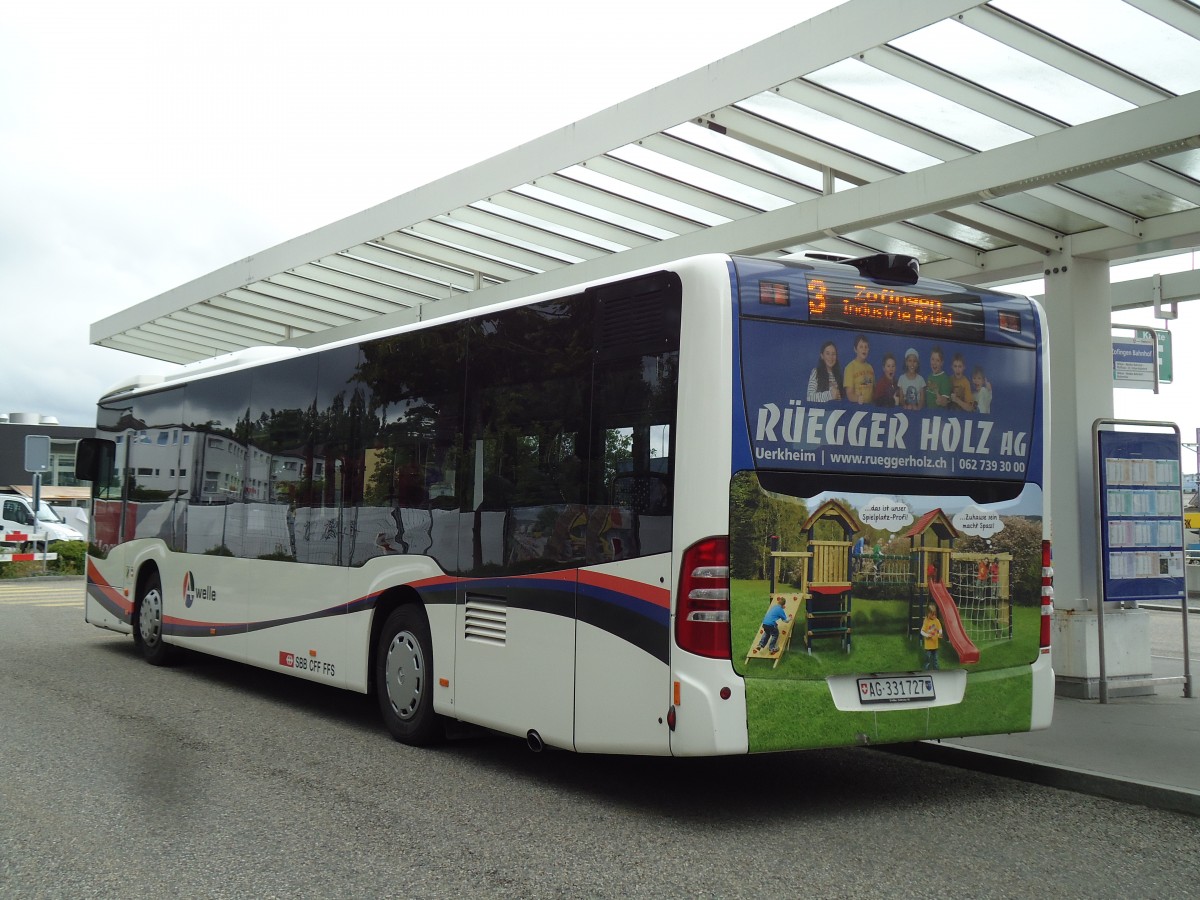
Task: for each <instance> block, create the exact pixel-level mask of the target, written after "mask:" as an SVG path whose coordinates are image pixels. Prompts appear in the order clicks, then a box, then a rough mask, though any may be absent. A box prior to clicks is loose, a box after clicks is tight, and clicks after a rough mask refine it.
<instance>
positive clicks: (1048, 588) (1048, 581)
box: [1038, 541, 1054, 651]
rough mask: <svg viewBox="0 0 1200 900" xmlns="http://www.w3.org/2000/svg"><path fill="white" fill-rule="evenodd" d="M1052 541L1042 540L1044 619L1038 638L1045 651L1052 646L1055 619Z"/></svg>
mask: <svg viewBox="0 0 1200 900" xmlns="http://www.w3.org/2000/svg"><path fill="white" fill-rule="evenodd" d="M1052 562H1053V555H1052V553H1051V550H1050V542H1049V541H1042V620H1041V628H1040V629H1039V635H1038V640H1039V644H1040V646H1041V649H1042V650H1043V651H1048V650H1049V648H1050V628H1051V624H1052V622H1053V621H1054V568H1053V566H1052Z"/></svg>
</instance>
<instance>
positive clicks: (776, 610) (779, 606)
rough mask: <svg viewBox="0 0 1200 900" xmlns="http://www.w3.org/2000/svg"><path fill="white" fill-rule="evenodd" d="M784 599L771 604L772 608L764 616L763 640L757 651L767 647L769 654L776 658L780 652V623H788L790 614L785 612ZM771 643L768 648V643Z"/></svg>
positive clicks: (777, 599)
mask: <svg viewBox="0 0 1200 900" xmlns="http://www.w3.org/2000/svg"><path fill="white" fill-rule="evenodd" d="M783 603H784V600H783V597H777V598H776V600H775V602H774V603H772V604H771V608H770V609H768V610H767V614H766V615H765V616H763V621H762V630H763V636H762V640H761V641H759V642H758V647H757V649H759V650H761V649H762V648H763V647H767V652H768V653H770V654H771V655H772V656H774V655H775V654H776V653H778V652H779V623H780V622H787V621H789V620H788V614H787V613H786V612H784V610H783ZM768 640H769V641H770V645H769V646H768V644H767V642H768Z"/></svg>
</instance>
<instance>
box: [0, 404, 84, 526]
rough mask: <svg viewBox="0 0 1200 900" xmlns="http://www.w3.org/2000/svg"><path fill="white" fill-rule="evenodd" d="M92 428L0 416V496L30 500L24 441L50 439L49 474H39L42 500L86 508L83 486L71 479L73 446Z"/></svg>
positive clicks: (15, 415) (31, 416) (21, 416)
mask: <svg viewBox="0 0 1200 900" xmlns="http://www.w3.org/2000/svg"><path fill="white" fill-rule="evenodd" d="M95 433H96V429H95V428H87V427H78V426H69V425H59V424H58V419H56V418H54V417H53V416H45V415H38V414H36V413H7V414H5V413H0V493H9V494H24V495H25V496H27V497H31V496H33V487H32V484H33V476H32V475H31V474H30V473H29V472H26V471H25V438H26V436H27V435H31V434H34V435H46V436H48V437H49V438H50V471H48V472H43V473H42V490H41V495H42V499H43V500H45V501H46V502H47V503H49V504H51V505H52V506H55V507H58V506H86V505H87V502H88V498H89V496H90V487H89V485H88V483H87V482H85V481H80V480H79V479H77V478H76V477H75V445H76V444H77V443H78V442H79V439H80V438H84V437H92V436H94V435H95Z"/></svg>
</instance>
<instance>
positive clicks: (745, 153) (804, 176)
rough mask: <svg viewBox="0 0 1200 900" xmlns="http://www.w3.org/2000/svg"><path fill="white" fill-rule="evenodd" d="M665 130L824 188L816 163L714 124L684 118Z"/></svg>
mask: <svg viewBox="0 0 1200 900" xmlns="http://www.w3.org/2000/svg"><path fill="white" fill-rule="evenodd" d="M665 134H669V135H671V136H672V137H675V138H679V139H680V140H682V141H687V142H688V143H689V144H695V145H696V146H697V147H703V148H704V149H705V150H710V151H712V152H713V153H720V154H721V155H722V156H727V157H729V158H730V159H736V160H737V161H738V162H742V163H745V164H746V165H748V166H754V167H755V168H756V169H762V170H763V171H764V172H769V173H771V174H772V175H776V176H778V177H780V178H786V179H787V180H788V181H793V182H795V183H796V184H799V185H802V186H803V187H806V188H808V189H809V190H813V191H816V192H817V193H820V192H821V173H820V172H819V171H818V170H817V169H814V168H813V167H812V166H806V165H804V164H803V163H798V162H796V161H794V160H791V159H785V158H784V157H782V156H779V155H778V154H775V153H771V152H769V151H767V150H763V149H761V148H759V147H754V146H752V145H750V144H747V143H745V142H744V141H739V140H737V139H735V138H731V137H729V135H727V134H721V132H719V131H714V130H712V129H711V128H704V127H702V126H700V125H696V124H694V123H692V122H684V123H683V124H682V125H676V126H675V127H674V128H668V129H667V130H666V132H665Z"/></svg>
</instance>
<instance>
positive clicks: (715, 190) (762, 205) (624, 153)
mask: <svg viewBox="0 0 1200 900" xmlns="http://www.w3.org/2000/svg"><path fill="white" fill-rule="evenodd" d="M608 155H609V156H611V157H613V158H615V159H620V160H623V161H625V162H627V163H631V164H633V165H635V166H640V167H641V168H643V169H647V170H649V171H651V172H656V173H658V174H659V175H662V176H664V177H666V178H670V179H672V180H674V181H678V182H680V183H682V184H688V185H691V186H693V187H696V188H699V189H700V190H702V191H708V192H709V193H711V194H715V195H717V196H718V197H724V198H726V199H729V200H733V201H734V202H736V203H741V204H742V205H744V206H749V207H753V208H754V209H757V210H759V211H762V210H771V209H780V208H781V207H784V206H790V205H791V204H790V203H789V202H788V201H787V200H784V199H783V198H782V197H776V196H775V195H774V194H768V193H766V192H764V191H760V190H756V189H755V188H752V187H749V186H747V185H744V184H741V183H740V182H737V181H734V180H732V179H730V178H726V177H725V176H724V175H718V174H717V173H716V172H712V171H708V170H706V169H701V168H699V167H698V166H693V165H691V164H689V163H685V162H680V161H679V160H677V159H671V158H670V157H669V156H663V155H662V154H661V153H655V152H654V151H653V150H647V149H646V148H645V147H639V146H638V145H637V144H627V145H626V146H624V147H618V148H617V149H616V150H610V151H609V152H608ZM713 162H714V163H715V164H720V162H721V161H720V160H719V159H714V160H713Z"/></svg>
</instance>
